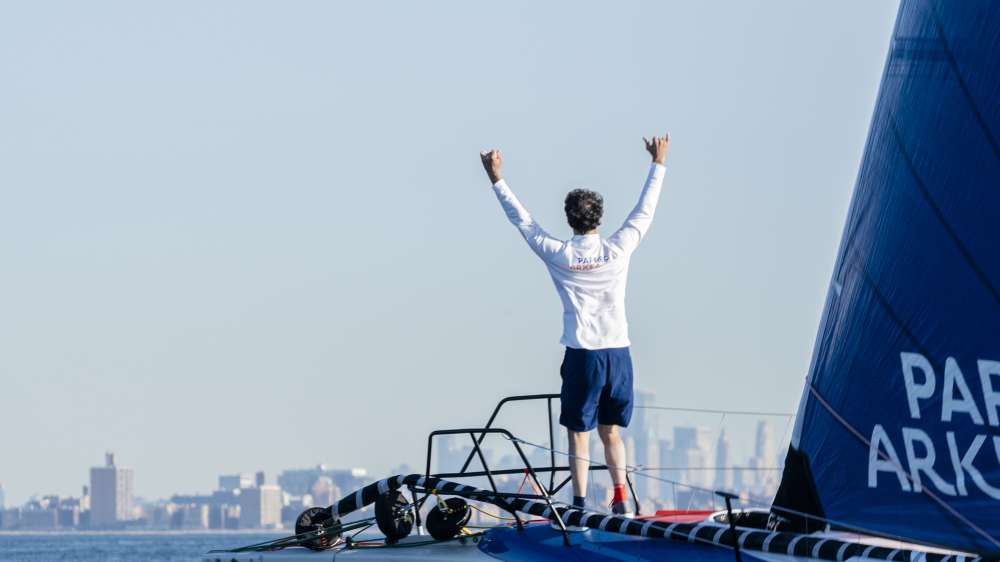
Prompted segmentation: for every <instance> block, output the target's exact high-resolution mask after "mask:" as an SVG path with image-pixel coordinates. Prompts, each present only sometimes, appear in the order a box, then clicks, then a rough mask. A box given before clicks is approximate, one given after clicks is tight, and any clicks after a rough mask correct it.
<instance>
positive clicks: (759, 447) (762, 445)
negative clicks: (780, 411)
mask: <svg viewBox="0 0 1000 562" xmlns="http://www.w3.org/2000/svg"><path fill="white" fill-rule="evenodd" d="M773 453H774V437H773V436H772V435H771V424H769V423H767V420H761V421H759V422H757V441H756V447H754V456H755V457H757V458H759V459H760V460H761V461H763V462H764V463H765V464H768V463H770V461H771V455H772V454H773Z"/></svg>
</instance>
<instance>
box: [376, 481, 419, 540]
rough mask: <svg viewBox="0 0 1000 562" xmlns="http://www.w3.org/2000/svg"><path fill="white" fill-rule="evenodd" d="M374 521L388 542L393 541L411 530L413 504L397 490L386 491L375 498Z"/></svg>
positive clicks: (406, 534)
mask: <svg viewBox="0 0 1000 562" xmlns="http://www.w3.org/2000/svg"><path fill="white" fill-rule="evenodd" d="M375 523H376V524H377V525H378V530H379V531H382V534H383V535H385V539H386V541H387V542H389V543H394V542H396V541H398V540H399V539H402V538H404V537H406V536H408V535H409V534H410V531H412V530H413V506H411V505H410V502H408V501H406V496H405V495H403V492H400V491H399V490H393V491H391V492H386V493H384V494H382V495H380V496H379V497H378V499H376V500H375Z"/></svg>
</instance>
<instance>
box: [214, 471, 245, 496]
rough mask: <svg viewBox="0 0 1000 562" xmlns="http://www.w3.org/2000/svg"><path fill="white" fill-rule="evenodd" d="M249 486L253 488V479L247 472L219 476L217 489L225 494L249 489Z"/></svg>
mask: <svg viewBox="0 0 1000 562" xmlns="http://www.w3.org/2000/svg"><path fill="white" fill-rule="evenodd" d="M251 486H253V478H252V477H251V476H250V473H249V472H240V473H238V474H223V475H220V476H219V489H220V490H223V491H225V492H232V491H233V490H239V489H240V488H249V487H251Z"/></svg>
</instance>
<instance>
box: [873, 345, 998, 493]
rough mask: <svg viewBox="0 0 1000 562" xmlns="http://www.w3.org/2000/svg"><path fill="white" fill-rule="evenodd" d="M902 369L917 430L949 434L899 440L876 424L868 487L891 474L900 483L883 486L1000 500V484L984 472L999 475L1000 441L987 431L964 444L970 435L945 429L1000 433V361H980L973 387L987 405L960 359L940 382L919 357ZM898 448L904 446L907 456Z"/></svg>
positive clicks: (908, 432)
mask: <svg viewBox="0 0 1000 562" xmlns="http://www.w3.org/2000/svg"><path fill="white" fill-rule="evenodd" d="M900 363H901V367H902V377H903V385H904V387H905V389H906V401H907V408H908V410H909V414H910V419H911V420H914V421H916V422H917V423H916V424H913V425H925V427H933V428H935V429H943V430H944V431H943V432H942V431H938V432H936V433H937V434H936V435H935V434H934V433H935V432H931V433H928V431H927V430H926V429H925V428H922V427H919V426H917V427H912V426H904V427H902V428H901V429H900V434H899V435H891V436H890V435H889V433H887V432H886V430H885V428H884V427H883V426H882V424H875V426H874V427H873V428H872V433H871V439H870V446H869V451H868V487H869V488H878V487H879V484H880V481H879V473H880V472H888V473H890V474H892V475H894V476H895V477H896V478H895V479H893V478H887V477H885V476H883V478H882V481H881V484H882V485H883V486H884V485H886V483H887V482H892V485H897V482H898V485H899V487H900V488H901V489H902V490H903V491H904V492H914V493H920V492H922V491H923V490H924V488H925V487H927V486H931V487H933V489H934V490H936V491H937V492H940V493H942V494H945V495H948V496H968V495H970V493H974V491H975V490H979V491H980V492H982V493H983V494H986V495H987V496H989V497H990V498H993V499H1000V482H996V484H997V486H994V485H993V484H991V483H990V482H988V481H987V479H986V478H985V477H984V476H983V470H982V469H983V467H984V466H988V467H989V468H987V469H986V472H988V473H989V472H996V470H997V467H998V465H1000V436H997V435H990V434H989V433H986V432H985V431H982V432H979V433H976V434H975V435H974V436H973V437H972V438H971V440H969V438H968V437H967V436H966V437H965V438H964V441H965V442H964V443H963V442H962V441H963V439H962V438H960V437H959V434H961V435H966V434H967V433H968V431H955V430H948V429H947V428H948V427H949V426H948V425H943V424H951V425H954V426H955V429H967V428H968V427H970V426H982V428H983V430H986V429H987V428H988V427H1000V415H998V408H1000V388H997V386H1000V380H998V379H1000V361H992V360H985V359H980V360H978V361H976V374H975V375H973V377H974V378H973V379H972V381H971V384H973V385H977V386H978V387H979V389H981V390H982V398H981V400H977V399H976V397H975V394H974V393H973V392H972V389H971V387H970V381H969V380H967V379H966V376H965V374H964V373H963V372H962V369H961V367H960V366H959V364H958V361H956V360H955V358H954V357H948V358H947V359H946V360H945V364H944V372H943V373H942V376H941V378H940V380H939V377H938V373H936V372H935V370H934V367H933V366H932V365H931V363H930V361H929V360H928V359H927V358H926V357H924V356H923V355H921V354H919V353H911V352H902V353H900ZM937 404H940V407H939V408H937V407H935V405H937ZM921 421H923V422H925V423H923V424H921V423H919V422H921ZM928 422H929V423H928ZM938 422H942V423H938ZM911 423H912V422H911ZM942 433H943V434H942ZM994 433H995V432H994ZM987 443H989V445H987V446H986V447H984V445H986V444H987ZM896 444H901V445H902V449H901V450H902V452H903V455H902V456H900V454H899V450H900V449H899V448H897V446H896ZM984 449H985V450H984ZM990 449H992V451H989V450H990ZM990 452H992V454H990ZM981 453H982V454H981ZM991 457H992V458H991ZM987 463H989V464H987Z"/></svg>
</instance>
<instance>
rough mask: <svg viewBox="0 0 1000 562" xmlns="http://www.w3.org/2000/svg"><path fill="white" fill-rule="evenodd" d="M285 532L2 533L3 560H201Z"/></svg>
mask: <svg viewBox="0 0 1000 562" xmlns="http://www.w3.org/2000/svg"><path fill="white" fill-rule="evenodd" d="M280 536H284V535H282V534H281V533H278V534H275V533H271V534H256V533H66V534H0V561H3V562H8V561H17V562H21V561H26V562H27V561H30V562H35V561H38V562H41V561H45V562H49V561H58V560H73V561H75V562H98V561H101V562H125V561H128V562H133V561H147V560H155V561H158V562H159V561H170V562H174V561H178V562H180V561H187V562H190V561H197V560H200V559H201V558H200V555H201V554H204V553H205V552H207V551H209V550H212V549H216V548H230V547H236V546H243V545H246V544H251V543H255V542H263V541H266V540H272V539H275V538H278V537H280Z"/></svg>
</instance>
